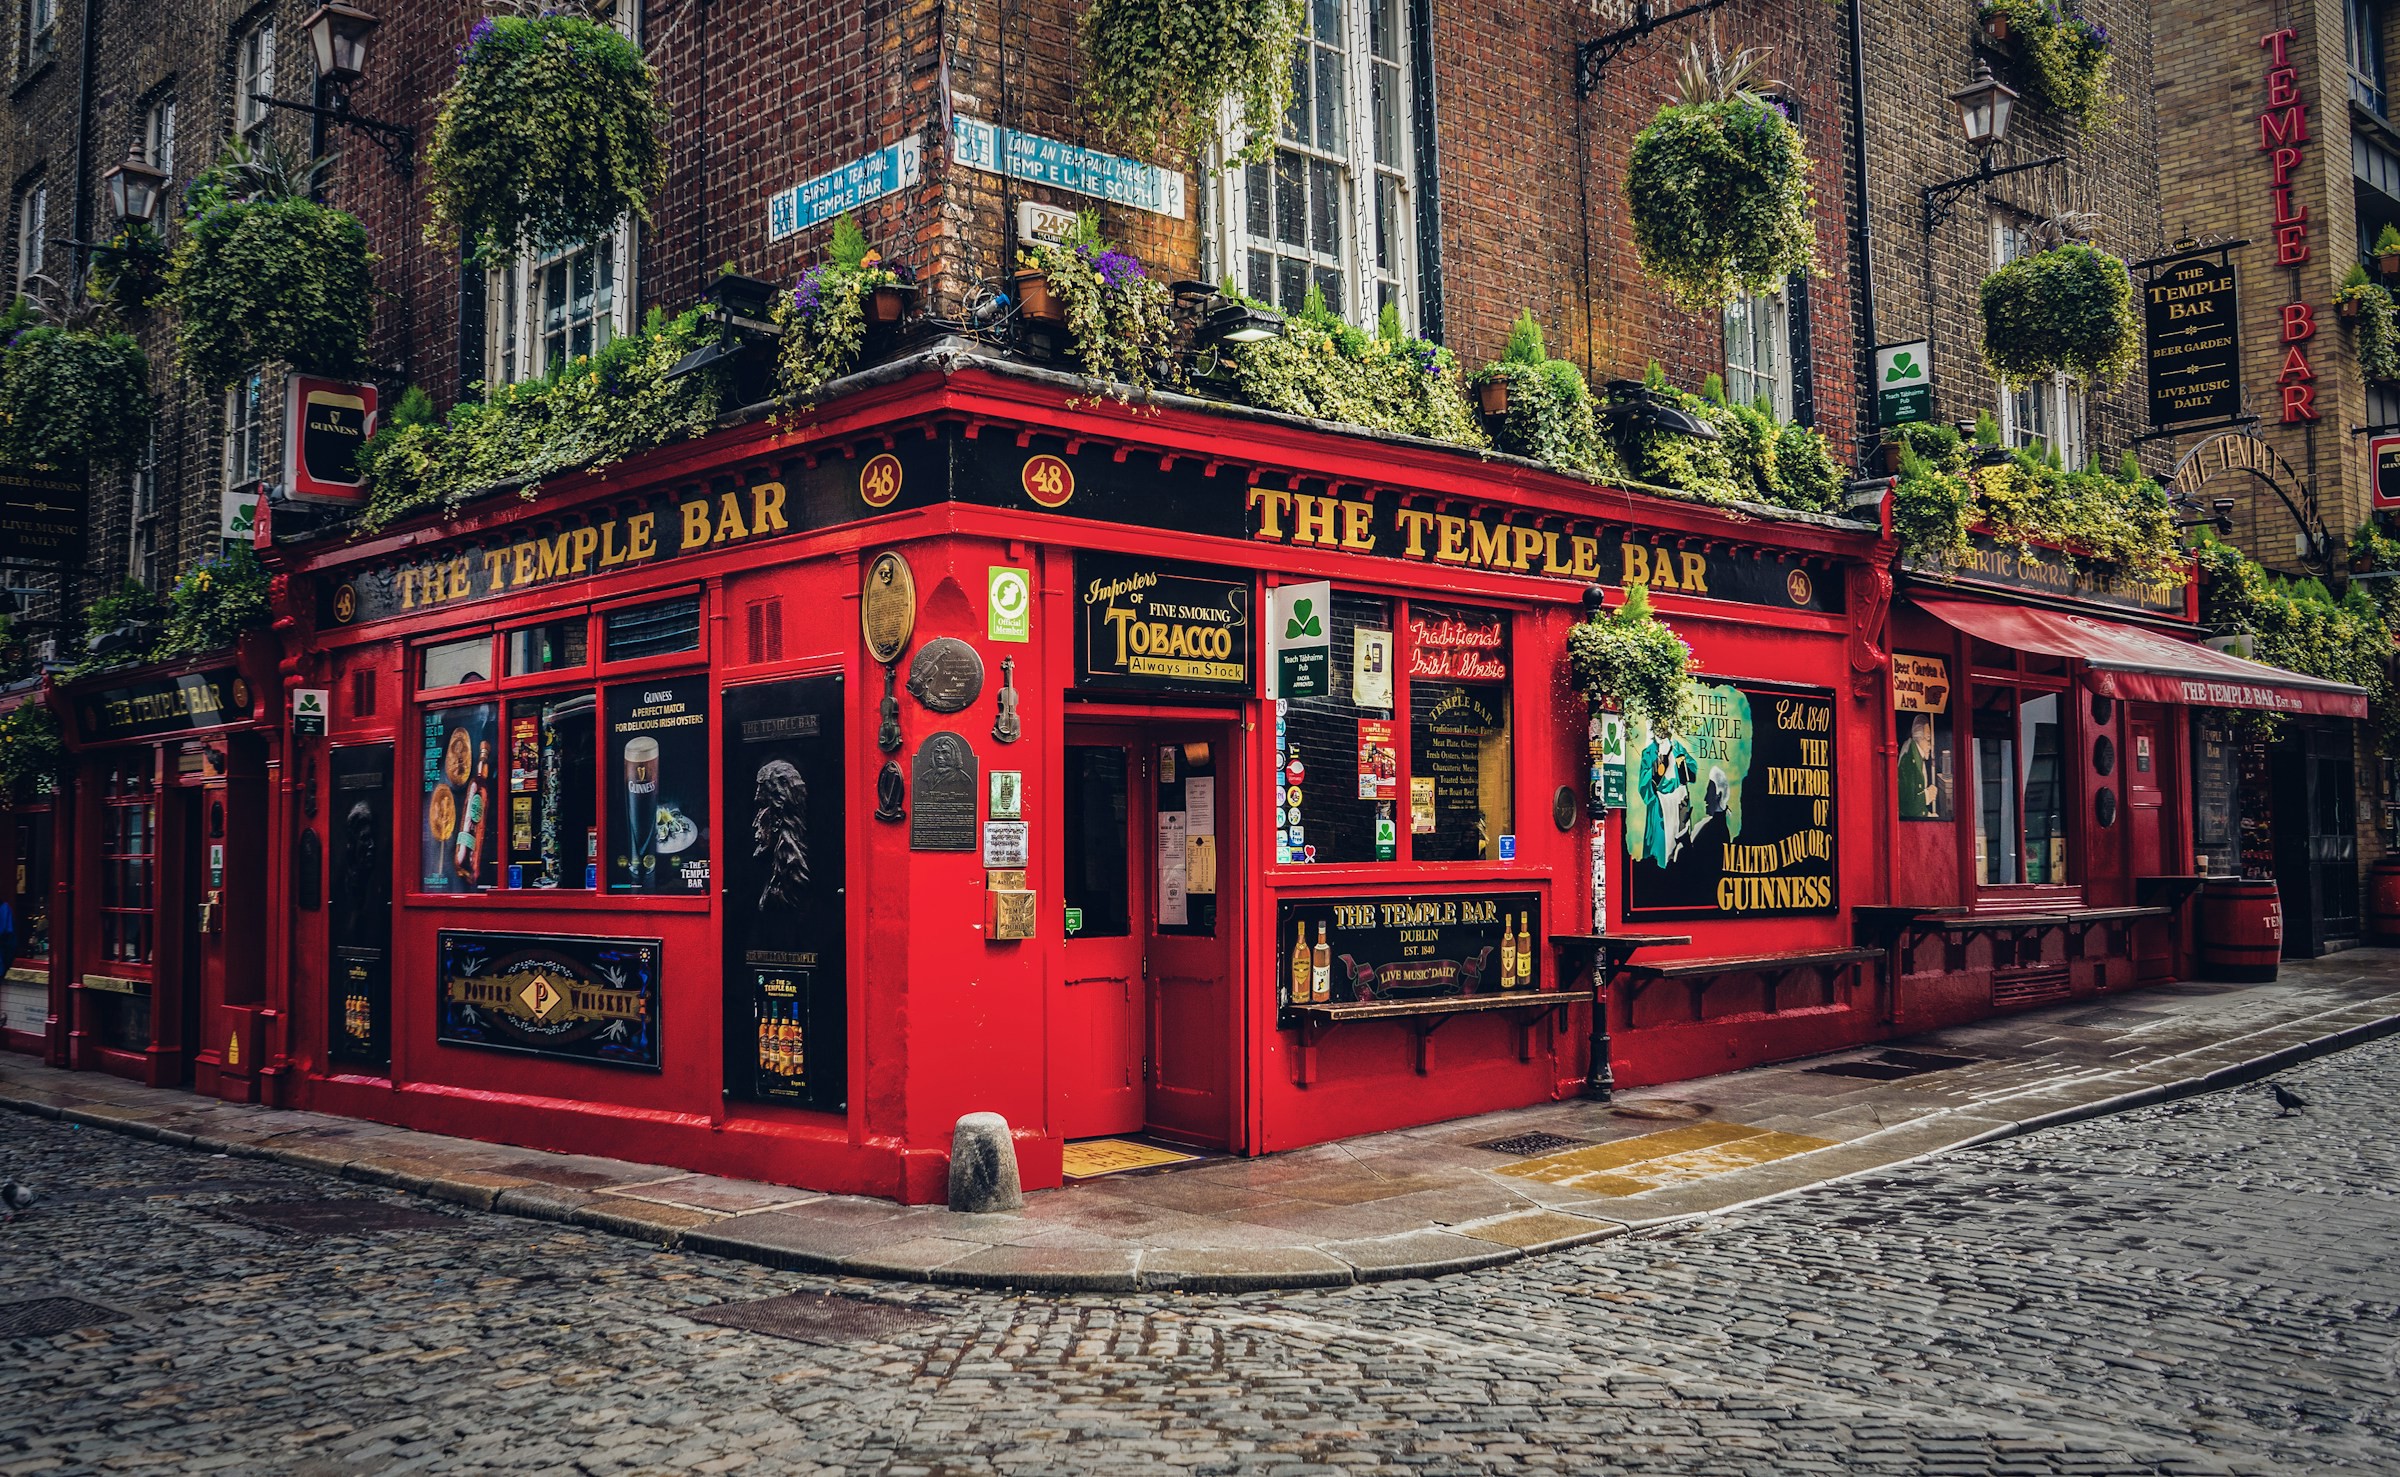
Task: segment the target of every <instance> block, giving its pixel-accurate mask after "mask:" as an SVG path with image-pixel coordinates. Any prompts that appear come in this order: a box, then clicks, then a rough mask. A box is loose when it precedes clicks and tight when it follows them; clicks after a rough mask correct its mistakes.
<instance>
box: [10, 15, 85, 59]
mask: <svg viewBox="0 0 2400 1477" xmlns="http://www.w3.org/2000/svg"><path fill="white" fill-rule="evenodd" d="M86 3H89V0H86ZM17 35H18V38H19V40H18V44H17V70H18V71H20V72H30V71H32V70H33V69H34V68H35V67H38V66H40V65H41V64H42V63H43V62H46V61H48V60H50V58H51V56H52V55H53V54H55V53H56V52H57V50H58V0H23V3H22V4H20V5H19V6H18V8H17Z"/></svg>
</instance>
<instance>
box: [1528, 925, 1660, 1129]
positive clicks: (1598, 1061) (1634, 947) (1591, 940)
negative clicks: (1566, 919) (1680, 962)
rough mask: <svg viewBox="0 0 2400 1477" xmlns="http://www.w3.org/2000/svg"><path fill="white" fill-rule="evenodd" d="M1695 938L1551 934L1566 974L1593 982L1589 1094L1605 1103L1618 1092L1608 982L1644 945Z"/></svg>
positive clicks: (1586, 1081) (1586, 1073) (1587, 1076)
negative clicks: (1612, 1063) (1610, 1027)
mask: <svg viewBox="0 0 2400 1477" xmlns="http://www.w3.org/2000/svg"><path fill="white" fill-rule="evenodd" d="M1691 941H1692V936H1691V935H1690V934H1688V933H1554V934H1552V935H1550V947H1551V948H1553V949H1555V950H1557V951H1558V962H1559V966H1560V967H1561V968H1562V969H1564V970H1565V971H1566V973H1565V974H1564V975H1563V976H1562V978H1563V979H1565V980H1567V981H1568V982H1570V983H1572V982H1573V981H1575V980H1578V979H1583V978H1585V977H1587V976H1588V977H1589V978H1590V980H1591V982H1592V993H1593V999H1594V1003H1593V1005H1592V1040H1591V1052H1590V1058H1589V1061H1588V1063H1587V1065H1586V1067H1585V1070H1584V1077H1583V1095H1584V1096H1585V1097H1587V1098H1590V1099H1591V1100H1592V1101H1594V1102H1600V1103H1605V1102H1607V1101H1609V1100H1610V1099H1611V1098H1612V1097H1614V1096H1615V1094H1616V1086H1617V1073H1616V1068H1615V1067H1614V1066H1612V1065H1611V1064H1610V1060H1609V1054H1610V1051H1611V1050H1612V1047H1611V1043H1610V1041H1609V1035H1608V983H1609V980H1610V979H1611V978H1612V977H1614V976H1615V974H1616V972H1617V966H1619V965H1621V964H1623V963H1624V962H1625V961H1626V960H1628V959H1631V958H1632V957H1633V956H1634V955H1635V954H1637V953H1639V952H1640V951H1641V950H1643V949H1647V948H1652V947H1657V948H1662V949H1663V948H1671V947H1674V946H1676V945H1679V944H1688V943H1690V942H1691Z"/></svg>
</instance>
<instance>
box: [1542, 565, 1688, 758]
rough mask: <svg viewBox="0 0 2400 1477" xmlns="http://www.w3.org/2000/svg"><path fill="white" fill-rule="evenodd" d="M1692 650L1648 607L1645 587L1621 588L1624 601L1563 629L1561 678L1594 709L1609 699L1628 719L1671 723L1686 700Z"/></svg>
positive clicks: (1648, 593) (1682, 708)
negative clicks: (1564, 674)
mask: <svg viewBox="0 0 2400 1477" xmlns="http://www.w3.org/2000/svg"><path fill="white" fill-rule="evenodd" d="M1691 672H1692V649H1691V648H1690V647H1689V646H1687V645H1685V644H1684V641H1683V638H1682V637H1680V636H1678V635H1676V634H1675V633H1674V632H1673V631H1671V630H1669V629H1668V628H1667V626H1666V624H1665V623H1664V622H1663V621H1661V620H1659V618H1658V616H1657V614H1656V613H1655V612H1653V611H1652V610H1651V608H1650V587H1649V586H1648V585H1646V584H1642V583H1640V582H1638V581H1637V582H1635V583H1633V584H1629V585H1627V586H1626V587H1625V601H1624V603H1623V604H1622V605H1619V606H1618V607H1617V608H1616V609H1615V610H1611V611H1603V612H1600V613H1599V614H1597V615H1596V616H1595V617H1594V618H1593V619H1591V620H1588V621H1578V622H1576V623H1575V624H1574V625H1573V626H1570V627H1568V629H1567V680H1568V681H1569V682H1570V683H1572V684H1573V686H1574V688H1575V691H1576V692H1577V693H1579V694H1581V695H1582V697H1583V699H1584V701H1585V702H1588V703H1590V704H1592V705H1593V706H1595V707H1602V706H1606V705H1607V704H1610V703H1614V704H1616V705H1617V706H1618V707H1619V708H1620V709H1622V710H1623V711H1624V713H1625V716H1626V717H1627V719H1629V720H1633V721H1643V722H1648V723H1650V724H1651V725H1653V726H1656V725H1658V724H1661V723H1671V722H1673V721H1674V720H1675V718H1676V716H1677V715H1678V714H1680V713H1682V712H1683V710H1684V709H1685V708H1686V707H1688V706H1689V705H1690V703H1691V700H1692V675H1691Z"/></svg>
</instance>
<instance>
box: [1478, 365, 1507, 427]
mask: <svg viewBox="0 0 2400 1477" xmlns="http://www.w3.org/2000/svg"><path fill="white" fill-rule="evenodd" d="M1475 405H1476V408H1477V409H1479V410H1481V411H1482V412H1483V413H1484V414H1485V415H1486V416H1488V417H1490V418H1491V419H1493V420H1498V419H1499V418H1500V417H1502V416H1504V415H1506V414H1508V376H1507V375H1504V374H1495V375H1489V376H1483V377H1479V378H1478V379H1477V380H1476V382H1475Z"/></svg>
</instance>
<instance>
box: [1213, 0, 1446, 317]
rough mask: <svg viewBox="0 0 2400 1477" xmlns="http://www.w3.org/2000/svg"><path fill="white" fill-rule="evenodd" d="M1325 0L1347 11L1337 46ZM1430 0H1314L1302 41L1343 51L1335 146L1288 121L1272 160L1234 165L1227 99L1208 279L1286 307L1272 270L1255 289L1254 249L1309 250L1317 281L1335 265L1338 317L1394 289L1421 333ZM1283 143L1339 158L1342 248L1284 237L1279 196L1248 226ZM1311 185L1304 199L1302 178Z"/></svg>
mask: <svg viewBox="0 0 2400 1477" xmlns="http://www.w3.org/2000/svg"><path fill="white" fill-rule="evenodd" d="M1328 3H1330V4H1334V5H1338V6H1339V7H1340V10H1341V16H1342V21H1341V26H1342V31H1343V40H1342V44H1341V46H1339V47H1338V48H1335V47H1328V46H1325V45H1324V44H1323V42H1322V40H1321V38H1319V37H1317V36H1316V35H1315V32H1314V27H1315V24H1316V20H1317V8H1318V6H1319V5H1321V4H1328ZM1425 3H1428V0H1309V11H1310V14H1309V18H1308V23H1307V29H1305V30H1304V32H1303V35H1302V38H1301V41H1300V46H1301V47H1302V48H1303V49H1304V50H1306V51H1308V52H1309V53H1310V54H1312V55H1313V54H1314V53H1315V52H1316V51H1317V50H1319V49H1322V50H1324V51H1326V52H1328V53H1332V54H1338V55H1339V56H1340V57H1341V58H1342V81H1341V97H1342V114H1341V118H1342V141H1341V143H1340V145H1339V146H1338V147H1336V148H1328V147H1326V146H1324V145H1323V144H1321V143H1318V142H1314V141H1303V140H1300V139H1296V138H1294V137H1293V136H1292V135H1291V133H1290V131H1289V129H1288V127H1287V126H1286V125H1285V123H1284V122H1282V121H1280V120H1279V121H1278V123H1277V126H1276V137H1275V153H1274V154H1271V155H1270V156H1269V158H1268V159H1267V160H1266V161H1265V162H1264V163H1263V164H1253V165H1247V166H1239V167H1226V166H1228V165H1229V163H1230V161H1231V159H1232V156H1233V155H1234V154H1235V153H1236V152H1237V151H1238V150H1239V148H1240V145H1241V141H1242V140H1241V117H1240V114H1239V111H1238V109H1236V108H1233V107H1231V106H1230V105H1229V106H1228V107H1227V108H1226V110H1225V111H1224V112H1223V113H1222V114H1221V115H1220V118H1219V128H1218V143H1217V148H1216V162H1217V164H1218V166H1219V167H1218V168H1215V169H1212V170H1209V171H1208V175H1209V180H1210V191H1209V194H1210V198H1211V204H1212V207H1213V218H1212V220H1211V222H1210V226H1209V229H1208V230H1207V231H1206V232H1205V233H1204V246H1205V250H1206V254H1207V255H1208V257H1209V258H1210V261H1209V263H1208V270H1207V275H1208V276H1209V277H1210V278H1211V279H1215V280H1221V279H1223V278H1225V277H1231V278H1233V279H1234V281H1235V282H1236V283H1237V284H1238V285H1239V286H1240V287H1241V289H1242V290H1243V291H1244V292H1245V293H1246V294H1248V295H1250V296H1252V297H1256V298H1259V299H1260V300H1262V301H1265V302H1268V303H1270V304H1273V305H1275V306H1278V307H1280V308H1282V309H1283V310H1284V311H1287V312H1288V311H1292V310H1295V309H1297V308H1298V307H1299V304H1298V303H1297V302H1292V303H1285V302H1284V301H1283V298H1282V294H1281V293H1280V292H1277V291H1274V290H1272V289H1273V286H1274V284H1273V282H1272V281H1270V282H1269V283H1268V284H1266V285H1267V286H1268V287H1269V288H1270V291H1268V292H1266V293H1263V294H1262V293H1259V292H1257V291H1255V290H1254V288H1255V286H1257V285H1258V284H1256V283H1254V281H1253V279H1252V278H1251V275H1250V272H1249V256H1250V253H1251V251H1252V250H1253V249H1257V250H1261V251H1264V252H1265V253H1266V254H1267V256H1268V258H1269V261H1270V263H1272V262H1273V261H1275V260H1279V259H1287V258H1288V259H1291V260H1295V261H1305V262H1306V263H1307V264H1308V265H1309V267H1310V269H1311V270H1310V272H1309V280H1310V281H1311V282H1314V281H1316V280H1318V277H1317V273H1318V271H1319V270H1329V271H1332V272H1334V273H1336V274H1338V277H1339V280H1340V284H1341V289H1342V304H1341V308H1340V310H1339V312H1338V313H1337V316H1339V317H1341V318H1343V319H1345V320H1346V321H1348V322H1350V323H1353V324H1355V325H1357V326H1359V327H1362V328H1372V327H1374V326H1375V324H1376V322H1377V321H1378V320H1379V318H1380V317H1381V312H1382V303H1383V302H1384V301H1386V300H1387V291H1388V300H1390V301H1391V302H1392V303H1393V304H1394V306H1395V307H1396V308H1397V309H1398V311H1399V314H1400V322H1401V326H1402V327H1403V328H1404V329H1406V330H1407V331H1408V332H1410V333H1421V332H1424V331H1426V328H1427V326H1428V325H1430V324H1431V323H1432V322H1433V321H1434V318H1435V314H1434V311H1433V309H1432V305H1430V304H1428V303H1427V302H1425V301H1424V298H1425V296H1426V294H1427V292H1428V290H1429V289H1428V286H1427V283H1426V280H1425V276H1424V272H1423V262H1424V256H1425V254H1426V252H1427V250H1428V249H1429V248H1428V243H1427V242H1426V240H1425V239H1424V231H1423V215H1424V211H1425V209H1426V206H1427V199H1428V195H1429V187H1428V182H1427V181H1426V180H1425V179H1424V178H1423V175H1424V172H1425V165H1426V163H1427V157H1428V156H1427V148H1426V140H1425V138H1424V131H1425V123H1426V120H1425V118H1424V115H1423V109H1422V106H1421V88H1422V85H1423V84H1422V79H1421V78H1420V77H1419V76H1418V75H1417V69H1418V63H1419V61H1420V59H1421V58H1420V55H1419V48H1418V46H1417V44H1416V39H1417V29H1418V26H1419V24H1420V21H1421V14H1420V9H1419V7H1420V6H1422V5H1423V4H1425ZM1378 5H1388V6H1389V7H1390V15H1391V20H1392V24H1391V27H1390V31H1391V34H1390V37H1389V41H1390V46H1391V52H1392V54H1391V55H1390V56H1388V57H1386V56H1381V55H1379V54H1378V53H1377V52H1376V51H1375V49H1374V11H1375V9H1376V7H1377V6H1378ZM1297 70H1298V69H1297V68H1296V69H1295V71H1296V76H1297ZM1384 72H1389V73H1391V74H1393V75H1394V76H1395V77H1396V84H1395V86H1394V89H1393V95H1392V96H1391V97H1389V98H1388V99H1387V100H1386V101H1387V107H1386V108H1385V110H1384V113H1383V115H1382V116H1383V117H1385V118H1388V119H1389V120H1390V125H1391V132H1392V135H1393V137H1392V138H1391V140H1390V142H1391V143H1392V144H1393V150H1392V152H1393V153H1394V154H1395V155H1396V156H1397V157H1396V158H1394V159H1389V160H1386V159H1381V158H1378V157H1377V145H1378V143H1380V142H1382V141H1383V140H1381V139H1379V138H1378V133H1379V130H1378V129H1377V127H1376V123H1377V121H1378V114H1377V111H1376V94H1377V89H1378V87H1379V85H1380V82H1381V74H1382V73H1384ZM1311 75H1312V76H1313V69H1312V71H1311ZM1307 95H1313V94H1307ZM1303 105H1304V102H1303V94H1302V93H1301V92H1300V91H1299V90H1298V89H1296V90H1295V102H1294V106H1295V107H1299V106H1303ZM1286 153H1289V154H1292V155H1294V156H1297V157H1298V158H1300V159H1303V160H1314V161H1317V162H1319V163H1324V164H1327V165H1330V166H1332V168H1333V169H1334V171H1335V178H1336V180H1337V182H1338V189H1339V199H1338V203H1337V209H1338V211H1339V213H1340V218H1339V219H1338V220H1337V221H1336V222H1335V225H1334V231H1333V235H1334V239H1335V240H1336V242H1338V243H1339V245H1340V247H1341V250H1340V252H1339V255H1338V259H1337V258H1329V257H1327V256H1326V255H1325V254H1324V253H1321V252H1319V251H1317V250H1316V249H1315V247H1314V245H1313V242H1303V243H1300V244H1299V245H1297V246H1295V245H1294V244H1293V243H1291V242H1286V241H1283V240H1281V239H1279V238H1278V237H1277V236H1276V234H1275V221H1274V201H1273V198H1272V195H1270V198H1269V200H1268V202H1267V206H1266V209H1267V213H1268V218H1267V234H1266V235H1264V236H1254V235H1253V234H1251V232H1250V230H1249V209H1250V204H1251V198H1250V197H1251V195H1252V193H1253V192H1254V190H1255V188H1256V187H1257V185H1258V182H1259V180H1260V179H1262V178H1263V180H1264V182H1265V187H1266V188H1267V189H1268V190H1269V191H1270V192H1272V191H1273V189H1274V185H1275V179H1276V161H1277V158H1278V157H1280V156H1281V155H1283V154H1286ZM1386 181H1389V182H1390V183H1391V184H1392V187H1393V189H1394V190H1395V192H1396V195H1397V197H1398V206H1397V209H1396V211H1395V216H1396V219H1394V220H1393V221H1392V222H1391V223H1390V236H1391V240H1390V242H1389V243H1388V244H1389V247H1390V257H1391V259H1390V260H1389V261H1388V262H1386V261H1384V260H1382V259H1380V258H1379V255H1378V253H1379V251H1381V250H1382V249H1383V247H1384V245H1385V243H1383V242H1381V241H1380V240H1379V234H1380V233H1379V230H1378V224H1379V222H1378V215H1377V211H1378V207H1379V204H1380V200H1381V195H1382V188H1383V185H1384V183H1385V182H1386ZM1303 188H1304V200H1305V190H1306V183H1305V181H1304V186H1303ZM1302 210H1303V214H1304V215H1306V214H1308V213H1309V206H1308V205H1307V204H1305V203H1304V204H1303V206H1302ZM1303 234H1304V235H1313V231H1310V230H1307V229H1305V228H1304V232H1303ZM1270 275H1271V276H1272V275H1273V268H1272V266H1270Z"/></svg>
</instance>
